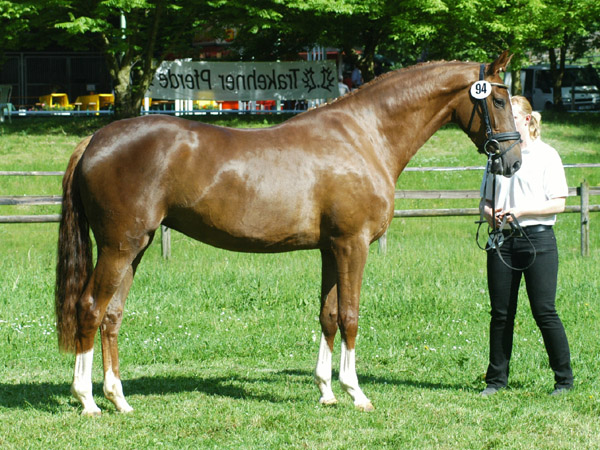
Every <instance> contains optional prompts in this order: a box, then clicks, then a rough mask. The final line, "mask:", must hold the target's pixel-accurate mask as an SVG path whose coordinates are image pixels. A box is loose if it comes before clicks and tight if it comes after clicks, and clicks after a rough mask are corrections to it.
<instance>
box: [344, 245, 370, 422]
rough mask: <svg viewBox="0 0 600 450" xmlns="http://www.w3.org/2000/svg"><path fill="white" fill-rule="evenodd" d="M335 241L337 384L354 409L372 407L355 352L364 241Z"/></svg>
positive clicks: (366, 247) (368, 408) (363, 263)
mask: <svg viewBox="0 0 600 450" xmlns="http://www.w3.org/2000/svg"><path fill="white" fill-rule="evenodd" d="M336 244H337V245H336V246H334V253H335V257H336V262H337V276H338V311H339V318H338V322H339V326H340V332H341V335H342V354H341V362H340V384H341V385H342V389H344V391H346V392H347V393H348V394H349V395H350V396H351V397H352V400H354V405H355V406H356V407H357V408H358V409H360V410H362V411H372V410H373V409H374V408H373V404H372V403H371V401H370V400H369V399H368V398H367V397H366V396H365V394H364V393H363V391H362V389H361V388H360V386H359V385H358V377H357V375H356V352H355V344H356V335H357V333H358V309H359V308H358V307H359V301H360V288H361V285H362V277H363V271H364V267H365V263H366V261H367V252H368V243H367V242H365V241H364V240H362V239H360V238H354V239H348V240H346V241H342V242H336Z"/></svg>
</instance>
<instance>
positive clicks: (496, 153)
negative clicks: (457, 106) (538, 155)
mask: <svg viewBox="0 0 600 450" xmlns="http://www.w3.org/2000/svg"><path fill="white" fill-rule="evenodd" d="M484 75H485V64H481V66H480V67H479V81H483V80H484ZM490 85H491V86H496V87H499V88H502V89H508V86H507V85H505V84H501V83H490ZM473 100H474V102H475V103H474V105H473V112H472V113H471V119H470V120H469V126H468V127H467V131H470V130H471V125H472V124H473V119H474V118H475V113H476V112H477V109H478V108H481V110H482V114H481V115H482V116H483V120H484V122H485V139H486V140H485V142H484V143H483V146H482V147H481V149H480V150H481V151H482V153H485V154H486V155H488V158H491V159H492V160H495V159H498V158H501V157H502V156H504V155H505V154H506V153H507V152H509V151H510V150H512V149H513V147H514V146H515V145H517V144H518V143H520V142H521V134H520V133H519V132H518V131H507V132H504V133H496V134H494V131H493V130H492V125H491V121H490V112H489V110H488V106H487V97H486V98H480V99H478V98H474V99H473ZM513 140H514V141H515V142H514V143H513V144H512V145H510V146H509V147H507V148H505V149H504V150H501V149H500V142H504V141H513ZM492 143H493V144H496V146H495V147H496V148H495V149H493V150H490V149H488V146H489V145H490V144H492Z"/></svg>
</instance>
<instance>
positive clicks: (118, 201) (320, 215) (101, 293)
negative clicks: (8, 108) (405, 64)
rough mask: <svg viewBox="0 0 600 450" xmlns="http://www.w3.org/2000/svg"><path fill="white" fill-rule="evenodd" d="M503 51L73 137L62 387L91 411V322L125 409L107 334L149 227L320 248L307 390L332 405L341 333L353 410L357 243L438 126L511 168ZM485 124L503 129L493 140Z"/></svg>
mask: <svg viewBox="0 0 600 450" xmlns="http://www.w3.org/2000/svg"><path fill="white" fill-rule="evenodd" d="M509 61H510V57H509V56H508V55H507V52H505V53H504V54H502V55H501V56H500V57H498V59H497V60H496V61H494V62H493V63H491V64H488V65H485V66H484V65H480V64H477V63H467V62H458V61H453V62H433V63H425V64H421V65H417V66H414V67H410V68H406V69H401V70H398V71H395V72H391V73H389V74H385V75H383V76H381V77H379V78H378V79H376V80H375V81H373V82H371V83H369V84H367V85H365V86H364V87H363V88H361V89H359V90H358V91H356V92H352V93H351V94H348V95H346V96H344V97H342V98H340V99H338V100H336V101H334V102H332V103H330V104H328V105H326V106H322V107H319V108H316V109H313V110H310V111H307V112H305V113H303V114H300V115H298V116H296V117H294V118H292V119H289V120H287V121H286V122H284V123H282V124H280V125H277V126H273V127H270V128H266V129H259V130H242V129H230V128H223V127H216V126H211V125H206V124H202V123H198V122H193V121H187V120H183V119H180V118H174V117H168V116H144V117H138V118H134V119H126V120H120V121H116V122H113V123H111V124H109V125H107V126H105V127H104V128H102V129H100V130H99V131H97V132H96V133H95V134H94V135H93V136H92V137H89V138H87V139H85V140H84V141H82V142H81V143H80V144H79V146H78V147H77V149H76V150H75V152H74V153H73V155H72V156H71V159H70V161H69V165H68V168H67V171H66V174H65V176H64V179H63V192H64V195H63V204H62V221H61V224H60V230H59V240H58V264H57V282H56V293H55V297H56V314H57V329H58V338H59V346H60V348H61V349H62V350H64V351H71V352H74V353H75V354H76V359H75V373H74V380H73V384H72V387H71V392H72V393H73V395H74V396H75V397H76V398H77V399H78V400H79V401H80V402H81V403H82V405H83V414H86V415H97V414H100V410H99V408H98V407H97V406H96V403H95V402H94V399H93V397H92V360H93V350H94V336H95V334H96V332H97V330H98V328H100V335H101V342H102V361H103V364H104V394H105V395H106V397H107V398H108V399H109V400H111V401H112V402H113V403H114V405H115V406H116V409H117V410H118V411H121V412H128V411H131V410H132V408H131V406H129V404H128V403H127V401H126V400H125V397H124V395H123V388H122V384H121V379H120V374H119V357H118V349H117V335H118V332H119V327H120V325H121V321H122V318H123V306H124V303H125V298H126V297H127V294H128V292H129V288H130V286H131V283H132V281H133V277H134V275H135V271H136V268H137V266H138V264H139V263H140V260H141V259H142V256H143V254H144V251H145V250H146V249H147V248H148V246H149V245H150V242H151V241H152V238H153V236H154V233H155V231H156V229H157V228H158V227H160V225H161V224H163V225H166V226H168V227H169V228H173V229H174V230H178V231H180V232H182V233H184V234H186V235H187V236H189V237H192V238H194V239H197V240H199V241H202V242H205V243H208V244H210V245H213V246H215V247H220V248H223V249H227V250H235V251H240V252H287V251H292V250H301V249H319V250H320V252H321V256H322V285H321V305H320V306H321V309H320V311H321V312H320V322H321V329H322V336H321V342H320V347H319V353H318V360H317V367H316V370H315V382H316V384H317V385H318V387H319V389H320V391H321V397H320V402H321V403H322V404H332V403H335V402H336V398H335V396H334V394H333V391H332V389H331V359H332V352H333V343H334V338H335V335H336V333H337V330H338V329H339V330H340V333H341V337H342V344H341V367H340V371H339V381H340V383H341V386H342V388H343V390H344V391H345V392H347V393H348V394H349V395H350V396H351V397H352V399H353V401H354V404H355V405H356V407H357V408H359V409H362V410H371V409H373V406H372V404H371V402H370V401H369V399H368V398H367V397H366V396H365V394H364V393H363V391H362V390H361V388H360V387H359V384H358V379H357V376H356V370H355V358H356V355H355V340H356V333H357V329H358V304H359V298H360V289H361V283H362V276H363V269H364V267H365V262H366V260H367V252H368V248H369V244H371V243H372V242H373V241H375V240H376V239H378V238H379V237H380V236H381V235H382V234H383V233H384V232H385V231H386V229H387V228H388V226H389V224H390V222H391V221H392V218H393V216H394V189H395V185H396V181H397V179H398V177H399V175H400V173H401V172H402V170H403V169H404V167H405V166H406V164H407V163H408V161H409V160H410V158H411V157H412V156H413V155H414V154H415V153H416V152H417V150H418V149H419V148H420V147H421V146H422V145H423V143H425V141H427V139H429V138H430V137H431V136H432V135H433V134H434V133H435V132H436V130H438V129H439V128H440V127H441V126H442V125H444V124H446V123H448V122H455V123H457V124H458V125H459V126H460V127H461V128H462V129H463V130H464V131H465V132H466V133H467V134H468V135H469V137H470V138H471V139H472V141H473V142H474V143H475V144H476V145H477V146H478V147H479V148H480V150H482V149H486V151H490V150H491V151H493V152H494V153H497V155H496V156H497V158H495V159H494V160H493V164H492V171H493V172H494V173H499V174H503V175H505V176H510V175H512V174H513V172H515V171H516V170H518V167H519V165H520V158H521V151H520V146H519V145H518V142H519V139H518V134H517V136H516V137H514V134H515V133H514V131H515V123H514V120H513V114H512V110H511V105H510V99H509V94H508V92H507V89H505V88H506V87H505V86H503V85H501V84H500V83H501V82H502V80H501V78H500V77H499V76H498V73H499V72H500V71H502V70H504V69H505V68H506V66H507V64H508V63H509ZM480 68H481V72H480ZM480 77H483V78H484V79H485V80H486V81H489V82H491V84H489V85H488V86H490V89H491V90H492V92H491V95H490V96H489V97H487V98H486V99H484V102H487V103H486V106H487V108H486V109H487V111H486V110H484V109H483V108H482V109H479V106H480V103H478V100H476V99H474V97H473V96H472V95H471V94H470V87H471V86H472V85H474V83H475V82H476V81H478V80H479V79H480ZM488 118H489V120H488ZM486 124H489V125H490V126H487V127H486ZM490 127H491V128H490ZM490 131H491V132H492V133H498V134H497V135H504V136H505V137H507V136H511V138H510V140H509V139H504V140H501V139H498V140H495V139H493V138H490V136H489V134H490V133H489V132H490ZM498 141H500V142H498ZM90 228H91V229H92V232H93V233H94V237H95V240H96V245H97V261H96V265H95V267H94V265H93V261H92V244H91V239H90V233H89V229H90Z"/></svg>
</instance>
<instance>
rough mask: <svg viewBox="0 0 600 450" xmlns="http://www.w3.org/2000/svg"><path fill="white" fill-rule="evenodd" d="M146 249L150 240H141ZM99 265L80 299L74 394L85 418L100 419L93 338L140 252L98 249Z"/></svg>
mask: <svg viewBox="0 0 600 450" xmlns="http://www.w3.org/2000/svg"><path fill="white" fill-rule="evenodd" d="M141 241H142V242H143V247H142V248H144V247H145V246H146V245H147V243H148V241H149V237H147V236H146V237H145V238H142V239H141ZM99 248H100V250H99V252H98V262H97V264H96V267H95V268H94V272H93V273H92V276H91V277H90V280H89V282H88V284H87V286H86V288H85V290H84V292H83V294H82V296H81V298H80V299H79V302H78V304H77V311H78V317H77V321H78V330H77V339H76V355H75V371H74V375H73V384H72V385H71V392H72V394H73V396H74V397H75V398H77V399H78V400H79V401H80V402H81V404H82V405H83V412H82V414H84V415H99V414H100V409H99V408H98V406H97V405H96V403H95V402H94V398H93V395H92V361H93V356H94V337H95V334H96V332H97V330H98V327H99V326H100V323H101V322H102V320H103V319H104V316H105V313H106V310H107V308H108V305H109V303H110V302H111V300H112V299H113V297H114V296H115V294H117V292H118V291H120V290H121V289H124V290H125V291H127V290H128V289H129V285H130V284H131V281H129V284H128V285H127V284H126V285H125V286H126V289H125V288H122V287H121V286H123V285H124V284H123V283H124V280H125V278H126V277H127V274H128V272H129V271H130V270H131V264H132V261H133V260H134V258H135V257H136V256H137V253H139V251H133V250H129V251H122V250H120V249H118V247H117V249H114V248H108V247H104V246H100V247H99Z"/></svg>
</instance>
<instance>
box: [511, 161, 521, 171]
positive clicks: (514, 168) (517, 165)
mask: <svg viewBox="0 0 600 450" xmlns="http://www.w3.org/2000/svg"><path fill="white" fill-rule="evenodd" d="M520 168H521V161H515V163H514V164H513V166H512V173H515V172H516V171H517V170H519V169H520Z"/></svg>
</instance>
